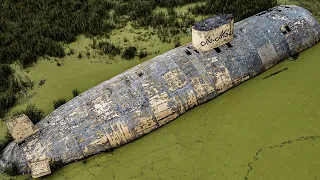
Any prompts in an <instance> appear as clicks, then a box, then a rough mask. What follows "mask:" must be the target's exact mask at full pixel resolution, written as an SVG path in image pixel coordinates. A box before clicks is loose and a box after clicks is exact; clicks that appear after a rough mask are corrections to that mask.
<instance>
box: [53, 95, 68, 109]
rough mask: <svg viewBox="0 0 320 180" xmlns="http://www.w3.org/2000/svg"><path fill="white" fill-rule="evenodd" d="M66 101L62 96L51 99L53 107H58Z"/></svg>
mask: <svg viewBox="0 0 320 180" xmlns="http://www.w3.org/2000/svg"><path fill="white" fill-rule="evenodd" d="M66 102H67V100H66V99H63V98H60V99H57V100H55V101H53V108H54V109H57V108H58V107H60V106H62V105H64V104H65V103H66Z"/></svg>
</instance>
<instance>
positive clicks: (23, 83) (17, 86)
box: [0, 64, 33, 118]
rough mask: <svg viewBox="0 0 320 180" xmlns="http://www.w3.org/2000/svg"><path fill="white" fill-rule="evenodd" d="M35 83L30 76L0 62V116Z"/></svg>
mask: <svg viewBox="0 0 320 180" xmlns="http://www.w3.org/2000/svg"><path fill="white" fill-rule="evenodd" d="M32 86H33V84H32V83H31V81H30V80H29V79H28V78H25V77H22V76H20V75H18V74H15V71H14V69H13V68H12V67H11V66H9V65H7V64H0V118H2V117H4V115H5V114H6V113H7V111H8V110H9V109H10V108H11V107H13V106H14V105H15V104H16V102H17V101H18V99H19V97H21V96H22V93H23V92H25V91H26V90H27V89H28V88H31V87H32Z"/></svg>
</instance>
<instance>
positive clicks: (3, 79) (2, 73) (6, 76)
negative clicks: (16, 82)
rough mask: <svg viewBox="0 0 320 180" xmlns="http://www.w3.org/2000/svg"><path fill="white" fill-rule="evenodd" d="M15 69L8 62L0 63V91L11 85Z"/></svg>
mask: <svg viewBox="0 0 320 180" xmlns="http://www.w3.org/2000/svg"><path fill="white" fill-rule="evenodd" d="M12 75H13V69H12V68H11V67H10V66H9V65H7V64H0V92H3V91H5V90H6V89H7V88H9V87H10V80H11V78H10V77H11V76H12Z"/></svg>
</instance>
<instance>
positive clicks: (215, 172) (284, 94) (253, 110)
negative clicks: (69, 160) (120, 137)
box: [1, 44, 320, 180]
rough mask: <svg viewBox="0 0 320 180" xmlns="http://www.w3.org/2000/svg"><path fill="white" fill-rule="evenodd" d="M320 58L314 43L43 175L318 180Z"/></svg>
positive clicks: (99, 177)
mask: <svg viewBox="0 0 320 180" xmlns="http://www.w3.org/2000/svg"><path fill="white" fill-rule="evenodd" d="M319 57H320V44H317V45H315V46H314V47H312V48H310V49H308V50H306V51H304V52H302V53H301V54H300V57H299V59H298V60H297V61H288V60H287V61H284V62H282V63H280V64H279V65H277V66H275V67H274V68H272V69H271V70H269V71H267V72H265V73H263V74H262V75H260V76H259V77H257V78H254V79H252V80H250V81H247V82H245V83H244V84H242V85H240V86H238V87H236V88H233V89H231V90H229V91H228V92H226V93H224V94H223V95H221V96H219V97H218V98H216V99H214V100H212V101H210V102H208V103H206V104H203V105H201V106H199V107H196V108H194V109H193V110H191V111H189V112H187V113H186V114H184V115H183V116H181V117H179V118H178V119H177V120H175V121H173V122H171V123H169V124H168V125H166V126H164V127H162V128H160V129H158V130H156V131H154V132H152V133H150V134H148V135H146V136H143V137H142V138H140V139H138V140H136V141H134V142H132V143H130V144H127V145H125V146H123V147H121V148H118V149H116V150H114V151H113V152H111V153H102V154H100V155H97V156H93V157H91V158H89V159H87V160H86V163H84V162H81V161H80V162H77V163H74V164H70V165H68V166H65V167H63V168H62V169H61V170H58V171H56V172H54V173H53V174H52V175H50V176H48V177H45V178H44V179H77V180H78V179H119V180H123V179H245V178H247V179H314V178H320V172H319V171H318V169H317V167H318V165H319V162H318V160H317V159H319V158H320V157H319V156H320V155H319V153H316V152H319V147H320V139H319V138H311V137H318V136H320V123H319V118H320V113H319V112H320V101H319V100H318V99H319V97H320V91H319V90H320V81H319V80H318V79H319V78H320V71H319V69H320V58H319ZM286 67H287V68H288V70H287V71H284V72H282V73H280V74H277V75H276V76H273V77H272V78H268V79H265V80H262V77H265V76H267V75H269V74H272V73H274V72H277V71H279V70H281V69H283V68H286ZM306 137H308V138H307V139H306ZM281 145H283V146H281ZM276 146H278V147H276ZM280 146H281V147H280ZM270 147H274V148H270ZM248 171H250V172H249V173H248ZM1 177H2V178H8V179H9V177H6V176H3V175H1ZM26 177H28V176H19V177H17V179H24V178H26Z"/></svg>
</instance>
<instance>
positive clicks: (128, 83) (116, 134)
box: [0, 6, 320, 173]
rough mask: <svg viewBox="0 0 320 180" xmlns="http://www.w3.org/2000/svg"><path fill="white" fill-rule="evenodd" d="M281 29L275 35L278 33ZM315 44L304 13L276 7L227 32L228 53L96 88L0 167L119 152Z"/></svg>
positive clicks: (318, 28) (168, 58) (316, 33)
mask: <svg viewBox="0 0 320 180" xmlns="http://www.w3.org/2000/svg"><path fill="white" fill-rule="evenodd" d="M281 27H282V28H281ZM319 40H320V25H319V23H318V21H317V20H316V18H315V17H313V16H312V14H311V13H310V12H308V11H307V10H305V9H303V8H301V7H298V6H278V7H275V8H273V9H270V10H269V11H266V12H262V13H260V14H257V15H254V16H252V17H249V18H247V19H245V20H242V21H240V22H238V23H236V24H235V31H234V40H233V41H232V42H231V45H232V47H231V46H229V47H228V46H227V45H223V46H221V47H220V50H221V52H220V53H217V52H216V51H215V50H209V51H206V52H199V51H197V50H195V49H194V48H193V47H192V46H191V45H186V46H182V47H179V48H176V49H173V50H171V51H169V52H167V53H164V54H162V55H160V56H157V57H155V58H153V59H151V60H149V61H146V62H144V63H142V64H140V65H138V66H135V67H133V68H131V69H130V70H128V71H126V72H124V73H122V74H120V75H118V76H115V77H114V78H112V79H110V80H108V81H105V82H103V83H102V84H99V85H97V86H95V87H93V88H91V89H89V90H88V91H86V92H84V93H82V94H81V95H79V96H78V97H76V98H74V99H72V100H71V101H69V102H68V103H66V104H65V105H63V106H61V107H60V108H58V109H56V110H55V111H53V112H52V113H51V114H49V115H48V116H47V117H45V118H44V119H43V120H42V121H41V122H39V123H37V124H36V126H37V127H38V128H39V131H38V132H37V133H36V134H34V135H32V136H30V137H28V138H27V139H26V140H25V141H24V142H22V143H21V144H19V145H17V144H15V143H11V144H9V145H8V147H7V148H6V149H5V150H4V151H3V156H2V158H1V160H0V165H1V166H2V167H3V166H5V165H6V164H8V163H10V162H13V161H15V162H17V163H18V165H19V168H20V171H21V173H27V172H29V171H30V170H29V168H28V166H27V164H28V163H29V162H35V161H38V160H43V159H48V158H49V159H51V160H53V161H58V160H62V161H63V162H64V163H70V162H74V161H77V160H80V159H83V158H86V157H88V156H91V155H94V154H97V153H100V152H103V151H107V150H110V149H113V148H117V147H119V146H122V145H124V144H126V143H128V142H130V141H133V140H135V139H137V138H139V137H140V136H143V135H145V134H147V133H149V132H151V131H152V130H155V129H157V128H159V127H161V126H163V125H165V124H166V123H168V122H170V121H172V120H174V119H175V118H177V117H178V116H180V115H182V114H183V113H184V112H186V111H188V110H190V109H191V108H193V107H195V106H197V105H199V104H201V103H204V102H207V101H209V100H211V99H213V98H215V97H217V96H218V95H220V94H221V93H223V92H225V91H227V90H228V89H230V88H232V87H234V86H237V85H239V84H240V83H242V82H244V81H246V80H248V79H250V78H253V77H255V76H257V75H258V74H260V73H261V72H264V71H265V70H267V69H269V68H271V67H272V66H274V65H275V64H277V63H279V62H281V61H282V60H284V59H286V58H288V57H289V56H291V55H293V54H296V53H299V52H301V51H303V50H305V49H307V48H309V47H311V46H312V45H314V44H316V43H317V42H318V41H319Z"/></svg>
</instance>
